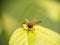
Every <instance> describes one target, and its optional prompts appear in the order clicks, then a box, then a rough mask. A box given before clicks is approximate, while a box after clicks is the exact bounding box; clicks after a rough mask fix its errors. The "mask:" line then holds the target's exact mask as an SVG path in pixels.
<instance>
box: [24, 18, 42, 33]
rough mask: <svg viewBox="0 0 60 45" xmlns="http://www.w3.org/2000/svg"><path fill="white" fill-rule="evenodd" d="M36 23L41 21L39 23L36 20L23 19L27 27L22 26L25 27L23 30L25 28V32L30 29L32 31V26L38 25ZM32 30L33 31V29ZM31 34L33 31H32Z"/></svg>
mask: <svg viewBox="0 0 60 45" xmlns="http://www.w3.org/2000/svg"><path fill="white" fill-rule="evenodd" d="M38 23H41V21H39V22H36V19H33V20H32V21H29V20H28V19H27V18H25V24H26V25H27V26H23V27H25V28H24V29H26V27H27V29H26V30H27V31H28V32H29V31H32V30H31V29H33V26H34V25H35V24H38ZM33 30H34V29H33ZM32 32H33V31H32Z"/></svg>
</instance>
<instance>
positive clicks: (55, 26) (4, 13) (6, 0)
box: [0, 0, 60, 45]
mask: <svg viewBox="0 0 60 45" xmlns="http://www.w3.org/2000/svg"><path fill="white" fill-rule="evenodd" d="M0 3H1V15H0V45H8V41H9V38H10V36H11V34H12V33H13V32H14V30H16V29H17V28H20V26H21V24H22V22H24V19H25V18H28V19H30V20H32V19H34V18H35V19H36V20H37V22H38V21H40V20H41V21H42V23H39V24H38V25H41V26H43V27H47V28H49V29H51V30H53V31H55V32H57V33H59V34H60V28H59V26H60V24H59V23H60V19H59V16H60V0H2V1H0Z"/></svg>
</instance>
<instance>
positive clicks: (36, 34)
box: [9, 25, 60, 45]
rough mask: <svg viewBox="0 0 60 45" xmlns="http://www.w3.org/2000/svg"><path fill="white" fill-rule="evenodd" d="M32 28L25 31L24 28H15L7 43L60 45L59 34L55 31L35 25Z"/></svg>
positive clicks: (16, 44)
mask: <svg viewBox="0 0 60 45" xmlns="http://www.w3.org/2000/svg"><path fill="white" fill-rule="evenodd" d="M33 28H34V30H33V29H31V30H32V31H33V32H32V31H29V32H27V31H26V29H24V28H19V29H17V30H16V31H15V32H14V33H13V34H12V36H11V38H10V40H9V45H60V43H59V42H60V35H59V34H57V33H56V32H54V31H52V30H50V29H48V28H44V27H42V26H38V25H35V26H34V27H33Z"/></svg>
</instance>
